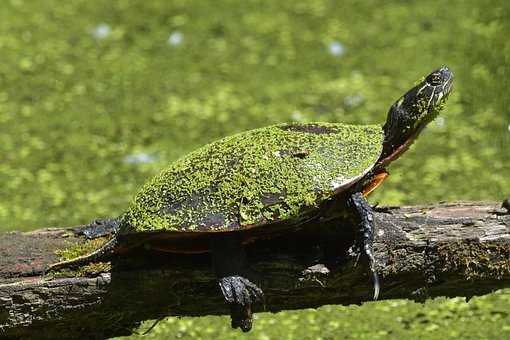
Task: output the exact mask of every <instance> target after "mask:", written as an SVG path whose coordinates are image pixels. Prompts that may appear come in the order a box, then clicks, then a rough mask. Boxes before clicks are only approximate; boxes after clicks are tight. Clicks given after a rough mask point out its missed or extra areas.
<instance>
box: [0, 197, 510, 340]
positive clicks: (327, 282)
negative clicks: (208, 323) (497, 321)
mask: <svg viewBox="0 0 510 340" xmlns="http://www.w3.org/2000/svg"><path fill="white" fill-rule="evenodd" d="M333 222H334V224H335V228H327V226H317V228H315V229H314V230H313V231H312V232H311V231H310V230H306V231H297V232H293V233H287V234H284V235H281V236H279V237H276V238H272V239H267V240H261V241H257V242H255V243H252V244H250V245H249V246H248V247H247V248H248V249H247V256H248V260H249V263H250V266H251V269H252V273H251V274H250V275H251V276H250V278H251V279H252V280H253V281H255V282H257V283H258V284H259V285H260V287H261V288H262V289H263V290H264V292H265V294H266V301H265V304H264V305H258V306H256V307H255V311H256V312H261V311H270V312H277V311H281V310H286V309H301V308H313V307H318V306H321V305H325V304H343V305H347V304H360V303H363V302H364V301H370V300H371V296H372V292H373V288H372V283H371V282H370V278H369V275H368V270H367V266H366V264H365V263H364V262H363V261H362V260H361V261H357V260H358V256H357V255H356V254H357V253H356V251H353V250H352V247H350V246H352V245H353V243H354V241H353V239H352V238H351V237H349V236H348V235H350V234H352V232H350V234H349V232H347V231H348V230H351V231H352V230H353V227H352V226H351V225H349V223H347V222H345V221H333ZM375 222H376V228H377V229H376V230H377V231H376V236H375V257H376V259H377V271H378V272H379V275H380V277H381V295H380V299H395V298H404V299H413V300H417V301H423V300H425V299H427V298H429V297H436V296H448V297H454V296H464V297H467V298H470V297H472V296H474V295H483V294H487V293H489V292H492V291H494V290H496V289H500V288H505V287H510V215H509V214H508V211H507V210H506V209H505V208H500V205H499V204H489V203H455V204H445V203H442V204H437V205H431V206H409V207H386V208H379V209H376V214H375ZM339 226H340V227H339ZM84 228H85V226H77V227H74V228H51V229H42V230H36V231H33V232H28V233H21V232H11V233H4V234H0V338H41V339H54V338H81V339H84V338H96V339H97V338H107V337H113V336H121V335H129V334H131V333H132V332H133V329H134V328H136V327H137V326H138V325H139V324H140V323H141V322H142V321H144V320H148V319H158V318H161V317H164V316H203V315H217V314H228V309H227V306H226V305H225V304H224V302H223V299H222V296H221V294H220V291H219V288H218V285H217V282H216V279H215V276H214V273H213V271H212V269H211V265H210V262H211V259H210V256H209V255H208V254H198V255H197V254H195V255H183V254H181V255H177V254H168V253H157V252H153V251H151V250H147V249H143V248H142V249H139V250H137V251H136V252H133V253H132V254H129V256H125V255H123V256H117V257H113V258H112V259H111V268H110V266H103V267H98V268H100V269H101V268H103V270H98V269H97V268H96V271H92V272H89V273H87V272H81V274H80V275H85V276H80V275H78V274H77V273H76V272H68V273H67V274H65V273H64V274H60V275H54V274H52V275H43V270H44V268H45V266H46V265H48V264H50V263H53V262H56V261H57V260H58V256H57V255H55V250H57V249H63V248H66V247H68V246H70V245H73V244H77V243H84V242H86V240H85V237H84V236H83V230H84ZM321 235H322V236H321ZM346 235H347V236H346ZM335 244H338V247H335ZM275 317H276V318H277V317H278V316H275ZM254 327H257V325H256V323H255V325H254Z"/></svg>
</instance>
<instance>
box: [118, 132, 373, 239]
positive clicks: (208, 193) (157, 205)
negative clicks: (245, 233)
mask: <svg viewBox="0 0 510 340" xmlns="http://www.w3.org/2000/svg"><path fill="white" fill-rule="evenodd" d="M382 142H383V132H382V129H381V127H380V126H379V125H364V126H357V125H347V124H340V123H309V124H280V125H274V126H269V127H264V128H260V129H255V130H251V131H247V132H243V133H239V134H236V135H233V136H229V137H226V138H223V139H221V140H218V141H215V142H212V143H210V144H208V145H205V146H203V147H202V148H200V149H198V150H196V151H194V152H192V153H190V154H188V155H187V156H184V157H183V158H181V159H179V160H177V161H176V162H174V163H173V164H171V165H170V166H169V167H168V168H167V169H166V170H164V171H163V172H161V173H160V174H159V175H158V176H156V177H154V178H153V179H152V180H151V181H149V182H148V183H147V184H146V185H145V186H144V187H143V188H142V189H141V191H140V192H139V193H138V194H137V195H136V197H135V199H134V201H133V203H132V204H131V207H130V209H129V210H128V211H127V212H126V214H125V215H124V219H123V220H124V222H123V225H124V232H150V231H197V232H200V231H202V232H208V231H222V230H236V229H243V228H246V227H253V226H261V225H265V224H267V223H271V222H274V221H277V220H285V219H289V218H293V217H297V216H299V214H300V213H301V212H302V211H303V210H306V209H311V208H313V207H316V206H318V205H320V203H321V202H323V201H324V200H327V199H329V198H330V197H331V196H333V195H334V194H335V193H337V192H339V191H342V190H344V189H345V188H346V187H348V186H349V185H351V184H353V183H355V182H356V181H357V180H359V179H360V178H362V177H363V176H364V175H365V174H366V173H367V172H368V171H370V170H371V169H372V167H373V166H374V164H375V163H376V161H377V160H378V158H379V156H380V154H381V151H382Z"/></svg>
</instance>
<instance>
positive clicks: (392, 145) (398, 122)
mask: <svg viewBox="0 0 510 340" xmlns="http://www.w3.org/2000/svg"><path fill="white" fill-rule="evenodd" d="M452 83H453V73H452V72H451V71H450V70H449V69H448V67H446V66H443V67H441V68H439V69H437V70H435V71H433V72H432V73H430V74H429V75H428V76H426V77H424V78H423V79H421V80H420V81H419V83H418V84H417V85H416V86H414V87H413V88H412V89H410V90H409V91H407V93H406V94H404V95H403V96H402V97H401V98H400V99H399V100H397V101H396V102H395V103H394V104H393V105H392V106H391V108H390V111H389V112H388V118H387V120H386V123H385V124H384V127H383V129H384V135H385V139H384V149H383V157H387V156H389V155H391V154H393V153H394V152H395V151H397V150H398V149H399V148H400V147H401V146H403V145H409V144H410V142H412V140H414V139H415V138H416V137H417V136H418V134H419V133H420V132H421V130H422V129H423V128H424V127H425V126H426V125H427V124H428V123H430V122H431V121H432V120H434V118H436V116H437V115H438V114H439V111H441V109H442V108H443V107H444V104H445V102H446V100H447V98H448V95H449V94H450V92H451V90H452Z"/></svg>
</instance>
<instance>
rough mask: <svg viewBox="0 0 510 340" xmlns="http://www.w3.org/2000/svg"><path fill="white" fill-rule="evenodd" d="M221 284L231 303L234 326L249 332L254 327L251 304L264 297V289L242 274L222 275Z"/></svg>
mask: <svg viewBox="0 0 510 340" xmlns="http://www.w3.org/2000/svg"><path fill="white" fill-rule="evenodd" d="M219 285H220V288H221V292H222V293H223V296H224V297H225V300H226V301H227V302H228V303H229V305H230V317H231V318H232V328H241V330H242V331H243V332H248V331H249V330H250V329H251V327H252V312H251V305H252V303H255V302H258V301H262V300H263V299H264V293H263V292H262V289H260V288H259V287H257V285H255V284H254V283H253V282H251V281H250V280H248V279H246V278H244V277H242V276H226V277H222V278H221V279H220V282H219Z"/></svg>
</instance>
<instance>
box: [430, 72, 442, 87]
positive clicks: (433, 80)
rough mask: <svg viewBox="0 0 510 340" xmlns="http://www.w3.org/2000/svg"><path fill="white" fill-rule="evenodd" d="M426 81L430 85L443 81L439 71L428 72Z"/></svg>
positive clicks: (439, 83)
mask: <svg viewBox="0 0 510 340" xmlns="http://www.w3.org/2000/svg"><path fill="white" fill-rule="evenodd" d="M427 83H429V84H430V85H432V86H437V85H441V84H442V83H443V77H442V76H441V73H439V72H434V73H432V74H430V75H429V76H428V77H427Z"/></svg>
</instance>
